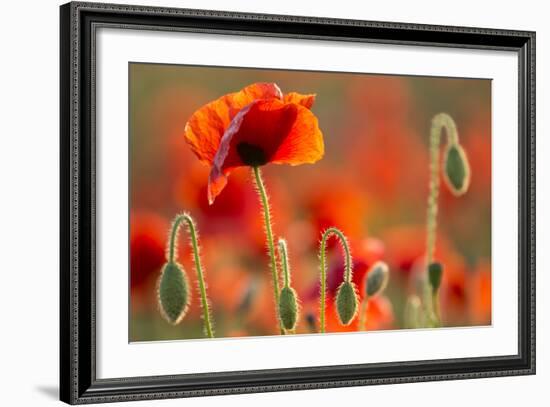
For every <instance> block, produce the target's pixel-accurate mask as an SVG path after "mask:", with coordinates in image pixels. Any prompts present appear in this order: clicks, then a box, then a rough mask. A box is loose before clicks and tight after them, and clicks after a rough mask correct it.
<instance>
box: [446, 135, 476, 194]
mask: <svg viewBox="0 0 550 407" xmlns="http://www.w3.org/2000/svg"><path fill="white" fill-rule="evenodd" d="M444 175H445V176H444V179H445V182H446V184H447V186H448V187H449V189H450V190H451V192H452V193H453V194H454V195H456V196H460V195H462V194H464V193H465V192H466V191H467V190H468V186H469V185H470V164H469V163H468V158H467V156H466V152H465V151H464V149H463V148H462V147H461V146H460V145H459V144H451V145H450V146H449V147H448V148H447V150H446V153H445V171H444Z"/></svg>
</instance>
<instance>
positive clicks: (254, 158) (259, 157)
mask: <svg viewBox="0 0 550 407" xmlns="http://www.w3.org/2000/svg"><path fill="white" fill-rule="evenodd" d="M237 153H238V154H239V157H240V158H241V161H242V162H243V163H244V164H245V165H249V166H251V167H258V166H260V165H264V164H267V157H266V155H265V152H264V150H262V149H261V148H260V147H258V146H255V145H254V144H250V143H247V142H245V141H242V142H240V143H239V144H237Z"/></svg>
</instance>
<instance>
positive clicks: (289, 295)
mask: <svg viewBox="0 0 550 407" xmlns="http://www.w3.org/2000/svg"><path fill="white" fill-rule="evenodd" d="M279 317H280V318H281V322H282V324H283V327H284V328H285V329H286V330H287V331H291V330H293V329H294V328H296V321H297V320H298V300H297V299H296V291H294V289H293V288H291V287H283V289H282V290H281V294H280V295H279Z"/></svg>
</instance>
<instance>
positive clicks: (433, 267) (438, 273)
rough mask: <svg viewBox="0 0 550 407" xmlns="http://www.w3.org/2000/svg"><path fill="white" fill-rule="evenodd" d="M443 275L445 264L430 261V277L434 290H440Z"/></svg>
mask: <svg viewBox="0 0 550 407" xmlns="http://www.w3.org/2000/svg"><path fill="white" fill-rule="evenodd" d="M442 276H443V266H442V265H441V263H437V262H434V263H430V265H429V266H428V278H429V280H430V285H431V286H432V289H433V291H434V292H436V291H437V290H439V286H440V285H441V278H442Z"/></svg>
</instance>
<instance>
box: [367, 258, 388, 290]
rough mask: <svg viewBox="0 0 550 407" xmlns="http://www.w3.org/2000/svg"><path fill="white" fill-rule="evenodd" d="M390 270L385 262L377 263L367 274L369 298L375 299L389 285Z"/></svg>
mask: <svg viewBox="0 0 550 407" xmlns="http://www.w3.org/2000/svg"><path fill="white" fill-rule="evenodd" d="M389 277H390V270H389V268H388V265H387V264H386V263H384V262H383V261H377V262H376V263H374V265H373V266H372V267H371V269H370V270H369V272H368V273H367V286H366V294H367V297H374V296H375V295H377V294H379V293H381V292H382V291H384V290H385V288H386V285H388V280H389Z"/></svg>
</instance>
